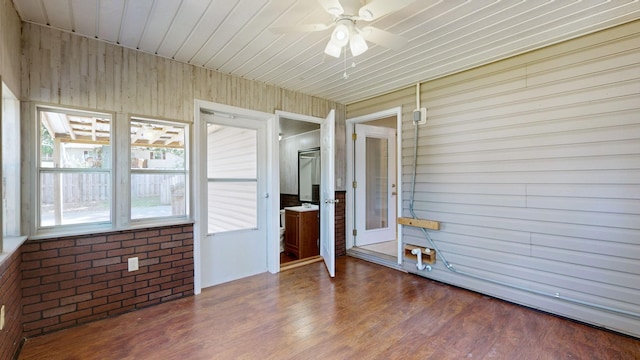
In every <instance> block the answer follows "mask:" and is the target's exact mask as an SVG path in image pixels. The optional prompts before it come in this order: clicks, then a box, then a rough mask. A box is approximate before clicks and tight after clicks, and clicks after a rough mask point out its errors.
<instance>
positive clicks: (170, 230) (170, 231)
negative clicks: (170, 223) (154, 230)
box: [160, 227, 182, 235]
mask: <svg viewBox="0 0 640 360" xmlns="http://www.w3.org/2000/svg"><path fill="white" fill-rule="evenodd" d="M181 232H182V228H179V227H174V228H168V229H161V230H160V235H171V234H179V233H181Z"/></svg>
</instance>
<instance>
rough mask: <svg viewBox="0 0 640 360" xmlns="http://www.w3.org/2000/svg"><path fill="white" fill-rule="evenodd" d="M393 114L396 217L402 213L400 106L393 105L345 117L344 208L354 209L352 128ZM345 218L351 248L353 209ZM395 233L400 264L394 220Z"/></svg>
mask: <svg viewBox="0 0 640 360" xmlns="http://www.w3.org/2000/svg"><path fill="white" fill-rule="evenodd" d="M390 116H395V117H396V119H397V121H396V133H397V139H396V169H397V170H396V184H397V188H396V189H397V190H396V191H397V193H398V195H397V196H396V206H397V211H396V218H397V217H399V216H401V215H402V107H401V106H398V107H394V108H391V109H387V110H382V111H378V112H375V113H371V114H366V115H362V116H357V117H354V118H351V119H347V121H346V133H347V174H346V179H347V180H346V181H347V182H346V185H347V186H346V188H347V193H346V209H355V207H354V206H355V204H354V201H353V196H354V190H353V186H352V185H350V184H353V181H354V179H353V169H354V161H355V159H354V153H353V152H354V144H353V140H351V134H353V130H354V128H355V124H359V123H366V122H369V121H373V120H378V119H383V118H386V117H390ZM345 220H346V229H345V231H346V234H345V237H346V240H347V241H346V248H347V249H351V248H353V247H354V246H355V241H354V238H353V233H352V229H354V224H355V219H354V214H353V211H347V212H346V214H345ZM396 233H397V234H398V236H397V239H396V240H397V242H398V251H397V261H398V265H402V258H403V256H402V253H403V249H402V241H401V239H402V226H401V225H400V224H398V223H397V222H396Z"/></svg>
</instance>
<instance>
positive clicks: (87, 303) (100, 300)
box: [77, 297, 107, 310]
mask: <svg viewBox="0 0 640 360" xmlns="http://www.w3.org/2000/svg"><path fill="white" fill-rule="evenodd" d="M106 303H107V298H106V297H104V298H98V299H93V300H89V301H83V302H79V303H77V306H78V310H82V309H92V308H94V307H96V306H100V305H104V304H106Z"/></svg>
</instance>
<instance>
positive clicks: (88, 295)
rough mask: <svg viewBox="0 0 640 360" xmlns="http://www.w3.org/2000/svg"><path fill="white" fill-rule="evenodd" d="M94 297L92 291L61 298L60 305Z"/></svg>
mask: <svg viewBox="0 0 640 360" xmlns="http://www.w3.org/2000/svg"><path fill="white" fill-rule="evenodd" d="M91 299H93V296H92V294H91V293H90V292H88V293H84V294H80V295H74V296H69V297H66V298H63V299H60V305H67V304H75V303H80V302H84V301H89V300H91Z"/></svg>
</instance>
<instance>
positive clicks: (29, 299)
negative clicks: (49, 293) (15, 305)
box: [22, 294, 42, 305]
mask: <svg viewBox="0 0 640 360" xmlns="http://www.w3.org/2000/svg"><path fill="white" fill-rule="evenodd" d="M41 301H42V297H41V296H40V294H36V295H31V296H23V297H22V305H29V304H35V303H39V302H41Z"/></svg>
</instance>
